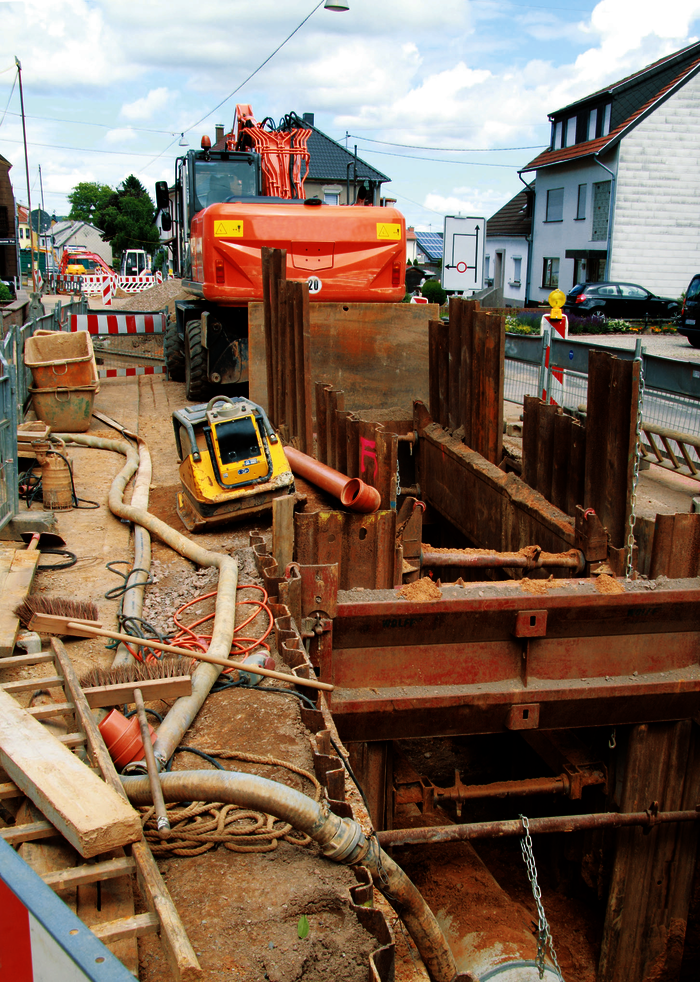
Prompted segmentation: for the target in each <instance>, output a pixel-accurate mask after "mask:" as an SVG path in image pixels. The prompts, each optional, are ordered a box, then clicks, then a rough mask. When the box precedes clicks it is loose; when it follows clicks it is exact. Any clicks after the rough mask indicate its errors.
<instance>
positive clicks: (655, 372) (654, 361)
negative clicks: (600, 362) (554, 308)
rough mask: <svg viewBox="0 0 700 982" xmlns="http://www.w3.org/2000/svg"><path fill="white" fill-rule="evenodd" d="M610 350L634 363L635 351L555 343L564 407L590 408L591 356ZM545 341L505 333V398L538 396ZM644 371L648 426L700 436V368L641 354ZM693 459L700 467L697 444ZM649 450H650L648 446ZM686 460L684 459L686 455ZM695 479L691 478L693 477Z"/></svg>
mask: <svg viewBox="0 0 700 982" xmlns="http://www.w3.org/2000/svg"><path fill="white" fill-rule="evenodd" d="M591 350H595V351H607V352H608V353H610V354H612V355H615V356H617V357H618V358H621V359H624V360H627V361H631V360H633V358H634V351H633V350H632V349H629V348H614V347H610V346H608V345H602V344H596V343H595V342H589V341H578V340H576V341H575V340H573V339H572V338H567V339H566V340H562V339H559V340H557V339H555V338H553V339H552V344H551V359H550V360H551V367H552V369H554V370H557V371H559V372H560V373H562V379H563V382H562V386H563V395H562V398H561V400H560V401H561V402H562V404H563V406H564V408H566V409H569V410H573V411H575V410H578V409H579V408H580V407H581V406H585V403H586V399H587V394H588V353H589V351H591ZM541 358H542V338H541V337H540V336H539V335H530V336H527V335H515V334H506V364H505V397H506V399H507V400H508V401H511V402H522V401H523V397H524V396H525V395H533V396H536V395H539V394H540V391H539V370H540V362H541ZM642 363H643V368H644V404H643V408H642V415H643V419H644V423H645V424H648V425H649V426H650V427H660V428H661V429H666V430H669V431H674V432H676V433H679V434H681V435H686V436H689V437H700V364H698V363H696V362H683V361H677V360H676V359H674V358H664V357H662V356H660V355H650V354H647V353H646V352H644V351H643V352H642ZM688 447H689V448H690V449H689V450H688V452H689V454H690V457H691V459H692V460H693V461H694V462H695V463H696V464H697V463H700V457H698V451H697V449H696V448H695V445H694V443H692V441H691V443H690V444H688ZM648 449H652V448H651V444H649V446H648ZM679 452H680V451H679ZM681 455H682V454H681ZM688 476H690V475H688Z"/></svg>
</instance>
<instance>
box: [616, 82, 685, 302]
mask: <svg viewBox="0 0 700 982" xmlns="http://www.w3.org/2000/svg"><path fill="white" fill-rule="evenodd" d="M699 162H700V76H697V75H696V76H695V78H693V79H691V80H690V81H689V82H687V83H686V84H685V85H684V86H683V87H682V88H681V89H680V90H679V91H678V92H676V93H675V94H674V95H672V96H671V97H670V98H669V99H668V100H667V101H666V102H665V103H663V105H661V106H660V107H659V108H658V109H656V110H655V111H654V112H653V113H652V114H651V115H650V116H648V117H647V118H646V119H645V120H643V121H642V122H641V123H639V125H638V126H636V127H635V128H634V129H633V130H632V131H631V132H630V133H629V135H627V136H626V137H625V138H624V139H623V140H622V142H621V147H620V162H619V171H618V180H617V194H616V205H615V221H614V225H613V256H612V269H611V276H610V278H611V279H613V280H622V281H624V280H628V281H631V282H633V283H640V284H641V285H642V286H645V287H646V288H647V289H648V290H652V291H653V292H654V293H658V294H659V295H661V296H668V297H678V296H680V294H681V292H682V291H684V290H685V289H686V288H687V286H688V283H689V282H690V280H691V277H692V276H693V275H694V274H695V273H698V272H700V166H699Z"/></svg>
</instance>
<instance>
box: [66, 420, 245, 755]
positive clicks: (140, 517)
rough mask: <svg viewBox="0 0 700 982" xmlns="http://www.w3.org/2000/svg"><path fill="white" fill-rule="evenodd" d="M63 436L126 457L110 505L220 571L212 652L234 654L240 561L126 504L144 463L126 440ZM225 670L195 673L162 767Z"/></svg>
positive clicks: (169, 727)
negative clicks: (127, 492) (129, 486)
mask: <svg viewBox="0 0 700 982" xmlns="http://www.w3.org/2000/svg"><path fill="white" fill-rule="evenodd" d="M61 439H63V440H65V442H66V443H74V444H77V445H78V446H81V447H93V448H94V449H96V450H110V451H112V452H113V453H119V454H122V455H123V456H124V457H126V463H125V464H124V466H123V467H122V469H121V470H120V471H119V473H118V474H117V476H116V477H115V478H114V480H113V481H112V486H111V487H110V489H109V499H108V503H109V509H110V511H111V512H112V513H113V514H114V515H116V516H117V517H118V518H124V519H126V520H127V521H129V522H133V523H134V524H135V525H141V526H143V528H145V529H147V530H148V531H149V532H150V533H151V534H152V535H155V536H157V538H159V539H160V540H161V541H162V542H165V544H166V545H168V546H170V548H171V549H174V550H175V551H176V552H178V553H180V555H181V556H184V557H185V558H186V559H189V560H190V561H191V562H193V563H196V564H197V565H198V566H214V567H216V568H217V569H218V570H219V583H218V586H217V594H216V608H215V615H214V626H213V629H212V638H211V643H210V645H209V654H210V655H215V656H216V657H217V658H228V657H229V656H230V653H231V643H232V641H233V632H234V628H235V616H236V590H237V588H238V563H237V562H236V560H235V559H232V558H231V557H230V556H227V555H224V554H222V553H218V552H210V551H209V550H208V549H203V548H202V547H201V546H198V545H197V544H196V543H195V542H192V541H191V540H190V539H188V538H187V537H186V536H184V535H182V534H181V533H180V532H177V531H176V530H175V529H174V528H171V527H170V526H169V525H167V524H166V523H165V522H162V521H161V520H160V519H159V518H156V517H155V515H151V514H150V513H149V512H148V511H146V510H145V509H143V508H139V507H135V506H134V505H126V504H124V500H123V499H124V491H125V490H126V486H127V484H128V483H129V481H130V480H131V478H132V477H133V475H134V474H135V473H136V471H137V469H138V466H139V453H138V451H137V450H136V448H135V447H134V446H133V445H132V444H130V443H126V442H125V441H124V440H106V439H104V438H102V437H96V436H89V435H87V434H85V433H64V434H61ZM220 672H221V666H219V665H210V664H207V663H206V662H200V664H199V665H198V666H197V668H196V669H195V670H194V672H193V673H192V694H191V695H189V696H181V697H180V698H179V699H178V700H177V701H176V702H175V703H174V705H173V707H172V709H171V710H170V712H169V713H168V715H167V716H166V717H165V719H164V721H163V722H162V723H161V725H160V727H159V728H158V738H157V740H156V742H155V744H154V747H153V749H154V751H155V755H156V760H157V761H158V763H159V765H160V766H161V767H164V766H165V764H166V762H167V761H168V760H169V759H170V757H172V755H173V753H174V752H175V748H176V747H177V746H178V745H179V744H180V743H181V742H182V737H183V736H184V734H185V733H186V732H187V730H188V729H189V728H190V726H191V725H192V721H193V720H194V718H195V716H196V715H197V713H198V712H199V710H200V709H201V708H202V705H203V703H204V700H205V699H206V698H207V696H208V695H209V692H210V690H211V687H212V686H213V685H214V683H215V682H216V680H217V679H218V677H219V674H220Z"/></svg>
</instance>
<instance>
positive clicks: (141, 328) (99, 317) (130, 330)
mask: <svg viewBox="0 0 700 982" xmlns="http://www.w3.org/2000/svg"><path fill="white" fill-rule="evenodd" d="M166 324H167V315H166V314H165V313H164V312H163V311H160V310H159V311H158V312H157V313H151V314H146V313H133V314H132V313H127V312H120V313H114V314H101V313H94V314H70V316H69V326H70V330H71V331H87V332H88V334H92V335H93V336H99V335H100V334H104V335H108V334H164V333H165V328H166Z"/></svg>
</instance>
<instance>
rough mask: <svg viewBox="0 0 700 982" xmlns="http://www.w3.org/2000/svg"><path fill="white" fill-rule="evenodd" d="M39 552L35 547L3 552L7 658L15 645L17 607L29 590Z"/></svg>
mask: <svg viewBox="0 0 700 982" xmlns="http://www.w3.org/2000/svg"><path fill="white" fill-rule="evenodd" d="M40 556H41V553H40V552H38V551H37V550H36V549H32V550H31V551H29V552H28V551H27V550H26V549H14V550H7V551H6V550H2V552H0V591H1V595H2V604H1V605H0V658H7V656H8V655H11V654H12V651H13V649H14V647H15V641H16V640H17V632H18V631H19V626H20V625H19V618H17V617H16V616H15V614H14V609H15V607H17V606H18V605H19V604H21V603H22V601H23V600H24V598H25V597H26V596H27V594H28V593H29V588H30V587H31V585H32V581H33V579H34V574H35V573H36V567H37V564H38V562H39V558H40Z"/></svg>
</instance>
